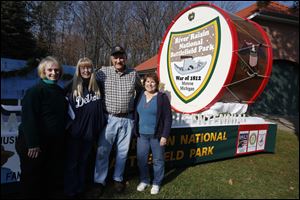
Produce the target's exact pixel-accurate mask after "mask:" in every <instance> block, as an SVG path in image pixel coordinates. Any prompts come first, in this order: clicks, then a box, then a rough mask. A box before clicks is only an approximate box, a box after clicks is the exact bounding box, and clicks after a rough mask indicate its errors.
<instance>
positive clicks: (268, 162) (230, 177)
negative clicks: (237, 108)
mask: <svg viewBox="0 0 300 200" xmlns="http://www.w3.org/2000/svg"><path fill="white" fill-rule="evenodd" d="M137 184H138V176H137V175H132V176H130V177H128V181H127V188H126V190H125V192H124V193H123V194H116V193H115V192H114V190H113V187H112V185H111V184H108V185H107V187H106V188H105V190H104V193H103V194H102V195H101V196H100V195H99V194H98V193H97V188H90V189H89V191H88V193H87V194H86V197H87V198H103V199H107V198H116V199H117V198H120V199H150V198H157V199H164V198H168V199H174V198H196V199H200V198H201V199H213V198H216V199H220V198H225V199H249V198H258V199H287V198H289V199H299V140H298V137H297V135H296V134H295V133H291V132H287V131H282V130H278V131H277V136H276V149H275V153H274V154H273V153H260V154H255V155H248V156H244V157H239V158H234V159H226V160H222V161H215V162H209V163H201V164H198V165H195V166H190V167H186V168H175V169H168V170H166V176H165V179H164V184H163V186H162V189H161V192H160V193H159V194H158V195H155V196H153V195H150V188H148V189H147V190H146V191H144V192H137V191H136V186H137Z"/></svg>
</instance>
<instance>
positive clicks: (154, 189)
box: [151, 185, 159, 194]
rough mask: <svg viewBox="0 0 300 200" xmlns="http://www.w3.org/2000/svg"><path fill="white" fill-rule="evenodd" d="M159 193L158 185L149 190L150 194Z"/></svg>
mask: <svg viewBox="0 0 300 200" xmlns="http://www.w3.org/2000/svg"><path fill="white" fill-rule="evenodd" d="M158 192H159V185H153V186H152V188H151V194H158Z"/></svg>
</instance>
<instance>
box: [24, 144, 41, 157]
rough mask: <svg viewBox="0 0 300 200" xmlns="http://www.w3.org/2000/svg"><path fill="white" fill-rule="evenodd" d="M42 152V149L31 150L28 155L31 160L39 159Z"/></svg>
mask: <svg viewBox="0 0 300 200" xmlns="http://www.w3.org/2000/svg"><path fill="white" fill-rule="evenodd" d="M40 152H41V149H40V147H34V148H29V149H28V153H27V155H28V157H29V158H37V157H38V156H39V154H40Z"/></svg>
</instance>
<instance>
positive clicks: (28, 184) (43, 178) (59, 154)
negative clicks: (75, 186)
mask: <svg viewBox="0 0 300 200" xmlns="http://www.w3.org/2000/svg"><path fill="white" fill-rule="evenodd" d="M42 141H44V142H42V143H41V145H40V148H41V152H40V154H39V156H38V157H37V158H29V157H28V156H27V153H28V148H27V146H26V141H25V138H24V136H23V134H20V136H19V138H18V140H17V142H16V151H17V153H18V154H19V157H20V168H21V177H20V183H21V193H22V197H24V198H41V197H53V196H55V194H56V193H57V192H59V190H62V186H63V185H62V184H61V183H62V181H63V156H64V146H63V145H64V137H63V136H61V137H47V138H45V137H44V138H43V140H42Z"/></svg>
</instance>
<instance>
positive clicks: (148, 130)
mask: <svg viewBox="0 0 300 200" xmlns="http://www.w3.org/2000/svg"><path fill="white" fill-rule="evenodd" d="M137 112H138V113H139V116H140V121H139V132H140V133H141V134H154V133H155V125H156V115H157V95H155V96H154V97H152V99H151V100H150V101H149V102H148V103H147V102H146V95H145V94H142V98H141V100H140V102H139V104H138V106H137Z"/></svg>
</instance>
